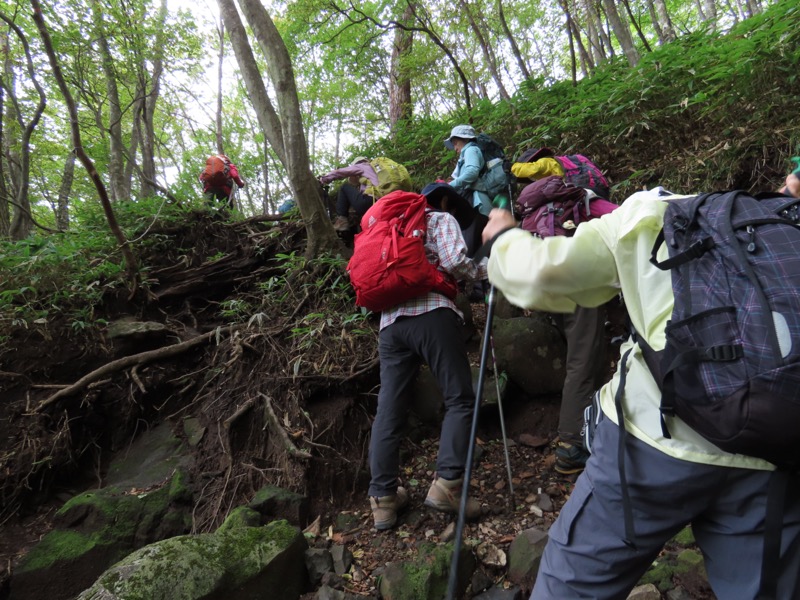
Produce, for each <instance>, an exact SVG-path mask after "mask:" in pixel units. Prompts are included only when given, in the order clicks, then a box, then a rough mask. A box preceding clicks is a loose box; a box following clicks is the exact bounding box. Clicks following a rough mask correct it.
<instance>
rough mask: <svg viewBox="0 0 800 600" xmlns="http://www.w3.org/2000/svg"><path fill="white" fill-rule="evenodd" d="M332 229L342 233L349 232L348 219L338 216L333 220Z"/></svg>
mask: <svg viewBox="0 0 800 600" xmlns="http://www.w3.org/2000/svg"><path fill="white" fill-rule="evenodd" d="M333 228H334V229H335V230H336V231H342V232H344V231H350V221H349V219H348V218H347V217H344V216H342V215H338V216H337V217H336V218H335V219H334V220H333Z"/></svg>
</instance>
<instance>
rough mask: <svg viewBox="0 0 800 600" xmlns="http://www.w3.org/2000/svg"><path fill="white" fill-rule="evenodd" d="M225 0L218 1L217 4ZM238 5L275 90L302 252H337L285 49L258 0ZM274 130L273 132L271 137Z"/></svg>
mask: <svg viewBox="0 0 800 600" xmlns="http://www.w3.org/2000/svg"><path fill="white" fill-rule="evenodd" d="M229 1H230V0H219V2H220V3H221V4H222V3H225V2H229ZM240 6H241V7H242V13H243V14H244V16H245V19H247V22H248V24H249V25H250V27H251V28H252V30H253V35H254V36H255V38H256V40H257V42H258V45H259V47H260V48H261V51H262V52H263V54H264V58H265V59H266V64H267V72H268V74H269V78H270V81H271V82H272V85H273V87H274V89H275V98H276V100H277V103H278V114H279V115H280V124H281V130H280V131H281V132H282V133H283V149H284V154H285V157H284V158H285V161H282V162H283V166H284V167H286V172H287V174H288V176H289V185H290V186H291V188H292V195H293V196H294V198H295V201H296V202H297V206H298V207H299V209H300V214H301V215H302V217H303V220H304V221H305V225H306V231H307V234H308V246H307V248H306V254H307V255H308V256H318V255H320V254H322V253H327V252H334V251H341V249H342V245H341V242H340V241H339V238H338V237H337V235H336V232H335V231H334V229H333V224H332V223H331V220H330V219H329V218H328V215H327V213H326V212H325V209H324V206H323V202H322V195H321V189H320V186H319V183H318V182H317V181H316V180H315V179H314V176H313V175H312V174H311V169H310V165H309V161H308V149H307V146H306V138H305V134H304V132H303V118H302V115H301V113H300V103H299V101H298V98H297V87H296V83H295V79H294V69H293V68H292V62H291V59H290V58H289V52H288V50H287V49H286V45H285V44H284V43H283V40H282V39H281V36H280V34H279V32H278V29H277V28H276V27H275V23H273V21H272V19H271V18H270V16H269V14H267V11H266V9H265V8H264V5H263V4H261V2H260V0H241V2H240ZM226 25H227V27H228V30H229V31H230V30H231V26H230V24H229V23H228V22H227V19H226ZM277 133H278V132H275V131H273V132H272V137H275V135H276V134H277ZM266 134H267V132H265V135H266ZM267 137H270V136H269V135H268V136H267Z"/></svg>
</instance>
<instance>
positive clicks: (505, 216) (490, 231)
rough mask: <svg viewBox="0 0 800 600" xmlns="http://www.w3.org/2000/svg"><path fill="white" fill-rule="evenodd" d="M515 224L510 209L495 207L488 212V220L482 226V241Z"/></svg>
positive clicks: (511, 227) (484, 241) (486, 240)
mask: <svg viewBox="0 0 800 600" xmlns="http://www.w3.org/2000/svg"><path fill="white" fill-rule="evenodd" d="M516 226H517V221H516V220H515V219H514V215H513V214H512V213H511V211H508V210H503V209H501V208H495V209H494V210H492V212H490V213H489V222H488V223H486V227H484V228H483V235H482V239H483V243H484V244H485V243H486V242H488V241H489V240H491V239H493V238H494V236H496V235H497V234H498V233H500V232H501V231H505V230H506V229H513V228H514V227H516Z"/></svg>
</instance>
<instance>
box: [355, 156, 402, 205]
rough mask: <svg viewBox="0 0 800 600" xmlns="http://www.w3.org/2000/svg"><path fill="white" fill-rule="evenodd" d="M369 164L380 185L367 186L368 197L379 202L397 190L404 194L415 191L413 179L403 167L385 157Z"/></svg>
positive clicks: (365, 191) (380, 157)
mask: <svg viewBox="0 0 800 600" xmlns="http://www.w3.org/2000/svg"><path fill="white" fill-rule="evenodd" d="M369 164H370V165H372V168H373V169H375V174H376V175H377V176H378V182H379V183H378V185H377V186H374V185H372V184H371V183H370V184H368V185H367V189H366V190H364V193H365V194H367V195H368V196H372V197H373V198H375V200H379V199H381V198H383V197H384V196H385V195H386V194H388V193H390V192H395V191H397V190H403V191H404V192H413V191H414V186H413V184H412V183H411V177H410V176H409V174H408V171H407V170H406V168H405V167H404V166H403V165H401V164H399V163H396V162H395V161H393V160H392V159H391V158H386V157H385V156H379V157H378V158H375V159H373V160H371V161H370V162H369Z"/></svg>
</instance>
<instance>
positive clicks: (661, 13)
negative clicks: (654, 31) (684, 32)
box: [653, 0, 677, 43]
mask: <svg viewBox="0 0 800 600" xmlns="http://www.w3.org/2000/svg"><path fill="white" fill-rule="evenodd" d="M653 4H654V5H655V7H656V14H657V15H658V22H659V24H660V25H661V31H662V32H663V34H664V42H665V43H669V42H671V41H673V40H675V38H676V37H677V36H676V35H675V27H673V25H672V19H671V18H670V16H669V11H668V10H667V3H666V2H665V0H653Z"/></svg>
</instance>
